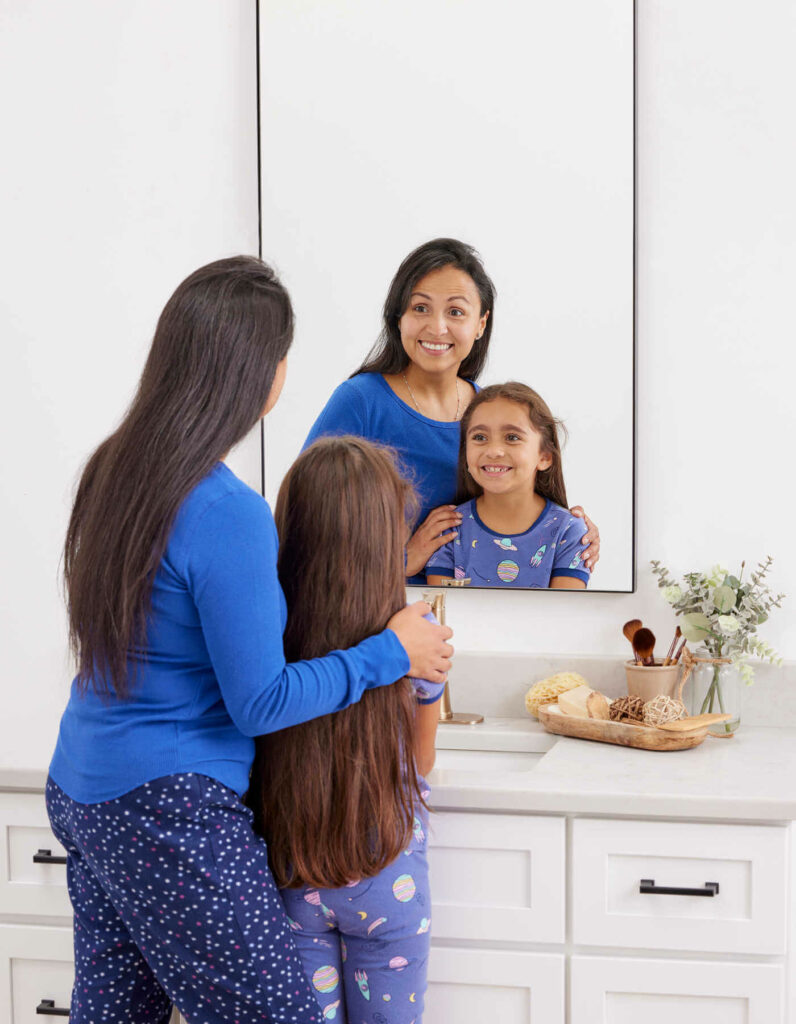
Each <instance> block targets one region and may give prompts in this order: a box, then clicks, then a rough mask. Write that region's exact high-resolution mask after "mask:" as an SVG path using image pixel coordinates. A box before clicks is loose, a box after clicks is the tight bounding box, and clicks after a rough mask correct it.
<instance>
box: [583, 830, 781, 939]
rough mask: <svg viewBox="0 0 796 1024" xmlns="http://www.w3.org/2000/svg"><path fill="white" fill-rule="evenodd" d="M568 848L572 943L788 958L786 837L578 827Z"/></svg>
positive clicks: (778, 832) (744, 832) (750, 832)
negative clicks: (570, 862) (570, 873)
mask: <svg viewBox="0 0 796 1024" xmlns="http://www.w3.org/2000/svg"><path fill="white" fill-rule="evenodd" d="M572 840H573V847H572V867H573V883H572V901H573V907H572V922H573V938H574V941H575V942H576V943H578V944H582V945H593V946H632V947H635V948H647V949H678V950H694V951H704V952H717V953H766V954H777V953H783V952H784V951H785V942H786V910H787V892H788V888H787V887H788V877H787V874H788V872H787V843H788V838H787V830H786V829H784V828H775V827H771V828H767V827H763V826H760V827H757V826H746V825H705V824H701V823H672V822H647V821H602V820H587V819H579V820H576V821H575V822H574V823H573V831H572ZM642 882H645V885H644V886H642ZM650 883H654V885H650ZM642 887H643V888H647V889H650V888H651V889H652V891H650V892H642V891H641V889H642ZM716 887H717V888H716ZM714 888H716V891H715V895H710V894H709V893H710V892H711V891H712V890H713V889H714ZM661 889H663V890H666V889H675V890H679V891H677V892H671V893H670V892H665V891H663V892H662V891H659V890H661ZM700 893H702V894H703V895H699V894H700Z"/></svg>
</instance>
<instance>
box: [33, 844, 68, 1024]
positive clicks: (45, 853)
mask: <svg viewBox="0 0 796 1024" xmlns="http://www.w3.org/2000/svg"><path fill="white" fill-rule="evenodd" d="M33 863H34V864H66V857H53V852H52V850H37V851H36V852H35V853H34V854H33ZM36 1012H37V1013H38V1012H39V1011H38V1010H37V1011H36ZM43 1012H44V1011H42V1013H43Z"/></svg>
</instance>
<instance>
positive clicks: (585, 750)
mask: <svg viewBox="0 0 796 1024" xmlns="http://www.w3.org/2000/svg"><path fill="white" fill-rule="evenodd" d="M478 730H481V732H480V734H479V731H478ZM437 736H438V738H437V747H438V748H439V749H441V750H445V749H446V748H447V749H470V750H478V749H486V750H527V751H540V752H541V751H546V752H544V753H542V756H541V757H540V758H539V759H538V760H536V762H535V763H534V764H532V765H531V767H530V768H529V769H528V770H525V771H502V770H500V769H495V768H492V767H490V768H489V769H488V770H485V771H483V772H479V771H461V770H456V769H454V768H450V769H446V770H441V769H435V771H434V772H432V774H431V776H430V778H429V781H430V783H431V785H432V787H433V791H432V800H431V802H432V805H433V806H434V807H436V808H439V809H440V810H442V809H452V808H457V809H472V810H477V809H483V810H493V811H529V812H545V813H551V812H552V813H556V812H557V813H565V812H569V813H577V814H610V815H611V816H613V817H617V816H620V817H621V816H622V815H632V816H633V817H639V816H643V817H667V818H669V817H677V818H701V819H713V820H721V819H724V820H732V821H738V820H739V819H741V820H744V821H757V822H775V821H776V822H785V821H791V820H796V729H792V728H788V729H778V728H772V727H761V726H749V727H747V726H743V725H742V726H741V728H740V730H739V731H738V733H737V735H736V736H734V737H733V738H732V739H715V738H713V737H711V736H707V737H706V738H705V741H704V742H703V743H701V744H700V745H699V746H698V747H694V748H693V749H691V750H678V751H666V752H663V751H650V750H634V749H632V748H628V747H618V746H615V745H613V744H608V743H596V742H592V741H589V740H580V739H571V738H569V737H563V736H552V735H551V734H549V733H547V732H545V730H544V729H543V728H542V726H541V725H540V724H539V723H538V722H535V721H532V720H530V719H506V718H504V719H487V720H486V722H484V723H483V724H482V725H477V726H445V725H441V726H440V727H439V730H438V734H437ZM443 756H444V755H440V761H441V760H442V757H443ZM476 757H477V755H474V757H473V761H474V764H477V761H476V760H475V758H476Z"/></svg>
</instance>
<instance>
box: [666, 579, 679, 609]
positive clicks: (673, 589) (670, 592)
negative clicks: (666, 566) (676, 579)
mask: <svg viewBox="0 0 796 1024" xmlns="http://www.w3.org/2000/svg"><path fill="white" fill-rule="evenodd" d="M682 596H683V592H682V590H681V589H680V588H679V587H678V586H677V584H676V583H673V584H672V585H671V586H670V587H664V588H663V599H664V601H668V602H669V604H677V602H678V601H679V600H680V598H681V597H682Z"/></svg>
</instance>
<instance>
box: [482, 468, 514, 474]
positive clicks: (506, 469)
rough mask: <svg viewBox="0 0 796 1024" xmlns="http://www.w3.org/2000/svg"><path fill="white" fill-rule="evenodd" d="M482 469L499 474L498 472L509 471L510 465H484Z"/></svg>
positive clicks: (485, 471)
mask: <svg viewBox="0 0 796 1024" xmlns="http://www.w3.org/2000/svg"><path fill="white" fill-rule="evenodd" d="M481 469H482V470H483V471H484V473H493V474H495V475H497V474H498V473H508V471H509V469H510V467H509V466H482V467H481Z"/></svg>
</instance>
